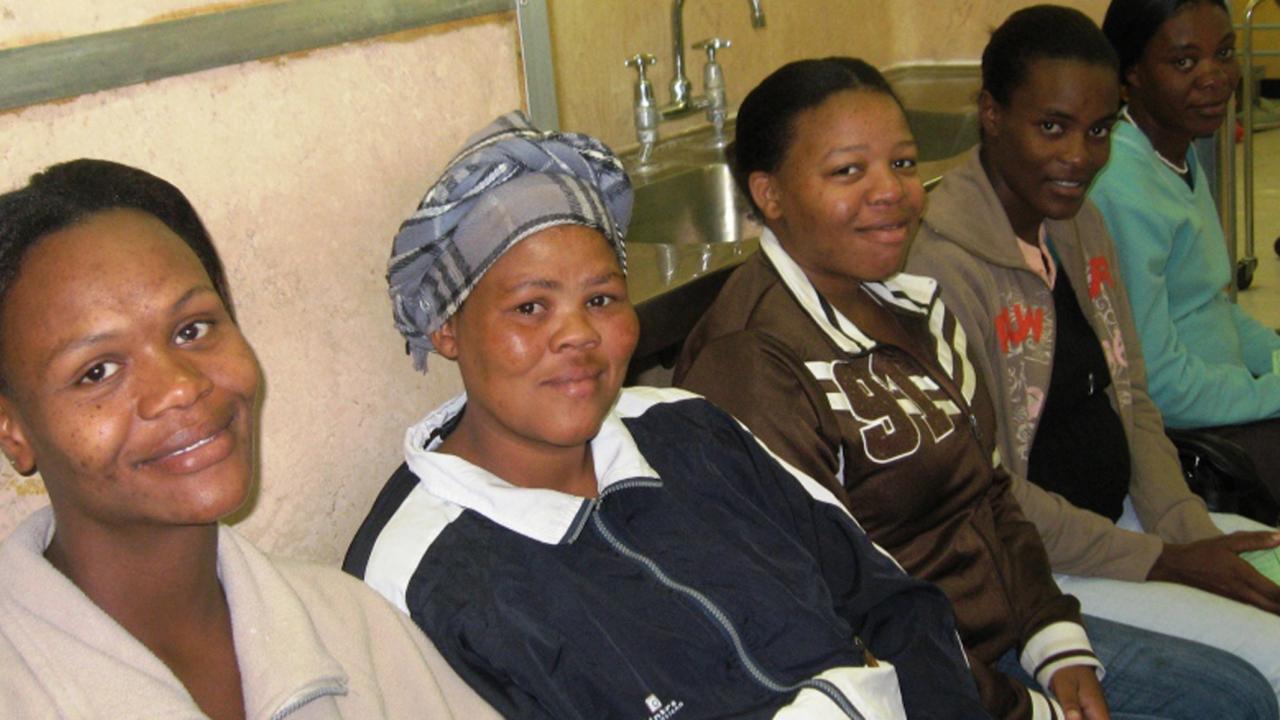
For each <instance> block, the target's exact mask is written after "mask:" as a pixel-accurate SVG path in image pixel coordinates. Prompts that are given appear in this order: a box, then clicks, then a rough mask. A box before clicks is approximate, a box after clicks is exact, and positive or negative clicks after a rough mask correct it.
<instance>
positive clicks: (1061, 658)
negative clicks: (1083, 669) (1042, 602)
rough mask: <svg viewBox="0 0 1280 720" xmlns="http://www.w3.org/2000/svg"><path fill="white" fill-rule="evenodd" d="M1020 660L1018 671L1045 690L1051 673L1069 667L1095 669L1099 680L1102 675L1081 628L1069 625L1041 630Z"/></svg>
mask: <svg viewBox="0 0 1280 720" xmlns="http://www.w3.org/2000/svg"><path fill="white" fill-rule="evenodd" d="M1020 660H1021V662H1022V668H1023V669H1024V670H1026V671H1027V672H1028V673H1030V674H1031V676H1032V677H1034V678H1035V679H1036V682H1038V683H1040V687H1042V688H1045V689H1048V688H1049V679H1050V678H1052V677H1053V674H1054V673H1055V672H1057V671H1058V670H1061V669H1062V668H1064V667H1070V666H1072V665H1089V666H1092V667H1094V668H1096V669H1097V673H1098V679H1099V680H1101V679H1102V678H1103V677H1104V676H1105V675H1106V671H1105V670H1104V669H1103V667H1102V663H1101V662H1100V661H1099V660H1098V656H1097V655H1095V654H1094V653H1093V646H1092V645H1090V644H1089V638H1088V636H1086V635H1085V632H1084V628H1083V627H1082V626H1080V625H1078V624H1076V623H1073V622H1056V623H1053V624H1051V625H1046V626H1044V627H1043V628H1041V629H1040V631H1039V632H1037V633H1036V634H1035V635H1032V636H1031V639H1030V640H1028V641H1027V644H1026V646H1025V647H1023V649H1022V657H1021V658H1020Z"/></svg>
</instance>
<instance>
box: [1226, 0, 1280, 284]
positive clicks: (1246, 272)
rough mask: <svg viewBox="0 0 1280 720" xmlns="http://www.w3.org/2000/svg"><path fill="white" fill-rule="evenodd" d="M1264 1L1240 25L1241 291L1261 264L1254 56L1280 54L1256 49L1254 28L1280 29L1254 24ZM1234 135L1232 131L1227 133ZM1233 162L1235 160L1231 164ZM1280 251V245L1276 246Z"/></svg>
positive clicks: (1252, 5) (1249, 8)
mask: <svg viewBox="0 0 1280 720" xmlns="http://www.w3.org/2000/svg"><path fill="white" fill-rule="evenodd" d="M1262 2H1263V0H1249V4H1248V5H1246V6H1245V9H1244V24H1243V25H1242V26H1241V28H1240V29H1241V31H1242V34H1243V35H1244V53H1243V54H1244V58H1243V60H1244V83H1243V85H1244V87H1243V89H1242V95H1243V97H1242V99H1241V101H1242V103H1243V104H1244V123H1243V124H1244V132H1243V135H1244V138H1243V139H1244V143H1243V144H1244V148H1243V150H1244V161H1243V162H1244V164H1243V168H1242V174H1243V176H1244V193H1243V195H1244V202H1243V205H1244V257H1241V258H1238V259H1237V258H1236V244H1235V217H1234V205H1235V174H1234V168H1233V172H1232V175H1231V176H1230V177H1231V190H1232V192H1231V195H1232V203H1231V205H1232V206H1233V207H1232V218H1231V220H1232V222H1231V230H1232V233H1231V235H1229V237H1230V238H1231V243H1230V245H1231V255H1232V260H1233V261H1234V267H1235V268H1236V282H1235V284H1234V286H1235V287H1238V288H1239V289H1241V290H1244V289H1245V288H1247V287H1249V284H1250V283H1251V282H1252V281H1253V272H1254V270H1256V269H1257V267H1258V258H1257V256H1256V255H1255V254H1254V217H1253V216H1254V206H1253V204H1254V197H1253V129H1254V128H1253V106H1254V103H1256V102H1257V98H1255V97H1254V93H1255V90H1256V88H1255V85H1256V83H1255V82H1254V72H1253V59H1254V58H1256V57H1280V51H1274V50H1264V51H1256V50H1254V49H1253V31H1254V30H1280V24H1277V23H1263V24H1257V25H1255V24H1254V22H1253V13H1254V11H1255V10H1257V8H1258V5H1260V4H1262ZM1228 134H1231V133H1228ZM1227 155H1228V157H1231V158H1232V159H1234V155H1235V149H1234V147H1233V148H1231V152H1230V153H1228V154H1227ZM1232 164H1233V165H1234V163H1232ZM1277 249H1278V250H1280V248H1277Z"/></svg>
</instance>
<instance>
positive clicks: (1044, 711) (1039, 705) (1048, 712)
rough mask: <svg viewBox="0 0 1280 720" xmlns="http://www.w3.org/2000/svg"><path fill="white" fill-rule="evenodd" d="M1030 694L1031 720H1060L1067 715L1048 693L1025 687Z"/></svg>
mask: <svg viewBox="0 0 1280 720" xmlns="http://www.w3.org/2000/svg"><path fill="white" fill-rule="evenodd" d="M1027 694H1028V695H1030V696H1031V720H1062V718H1065V717H1066V716H1067V713H1066V711H1065V710H1063V709H1062V706H1061V705H1059V704H1058V701H1057V700H1055V699H1053V698H1052V697H1050V696H1048V695H1044V694H1041V693H1038V692H1036V691H1035V690H1032V689H1031V688H1027Z"/></svg>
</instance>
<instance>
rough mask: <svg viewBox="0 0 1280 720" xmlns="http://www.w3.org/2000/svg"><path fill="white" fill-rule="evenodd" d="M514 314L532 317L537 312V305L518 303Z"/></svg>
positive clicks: (534, 303)
mask: <svg viewBox="0 0 1280 720" xmlns="http://www.w3.org/2000/svg"><path fill="white" fill-rule="evenodd" d="M516 312H518V313H520V314H521V315H532V314H534V313H536V312H538V303H536V302H526V303H520V304H519V305H517V306H516Z"/></svg>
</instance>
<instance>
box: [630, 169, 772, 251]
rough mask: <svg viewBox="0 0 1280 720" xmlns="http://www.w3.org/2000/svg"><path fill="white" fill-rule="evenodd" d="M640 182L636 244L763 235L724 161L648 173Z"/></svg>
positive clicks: (639, 177) (634, 225)
mask: <svg viewBox="0 0 1280 720" xmlns="http://www.w3.org/2000/svg"><path fill="white" fill-rule="evenodd" d="M633 179H634V180H635V182H636V189H635V190H636V200H635V210H634V212H633V215H632V218H631V228H630V230H628V231H627V241H628V242H633V243H664V244H676V245H678V244H688V243H721V242H737V241H739V240H743V239H745V238H755V237H759V236H760V226H759V225H757V224H756V223H755V222H754V221H753V220H750V219H749V218H748V217H747V210H748V204H747V201H746V200H745V199H744V198H743V197H742V196H741V194H740V193H739V192H738V189H737V187H735V186H734V184H733V177H732V176H731V175H730V173H729V167H728V166H727V165H725V164H724V163H723V162H717V163H708V164H705V165H699V166H695V167H685V168H679V169H675V170H671V171H666V172H664V173H663V174H661V175H657V176H654V177H644V176H643V174H642V173H637V174H635V176H633Z"/></svg>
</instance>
